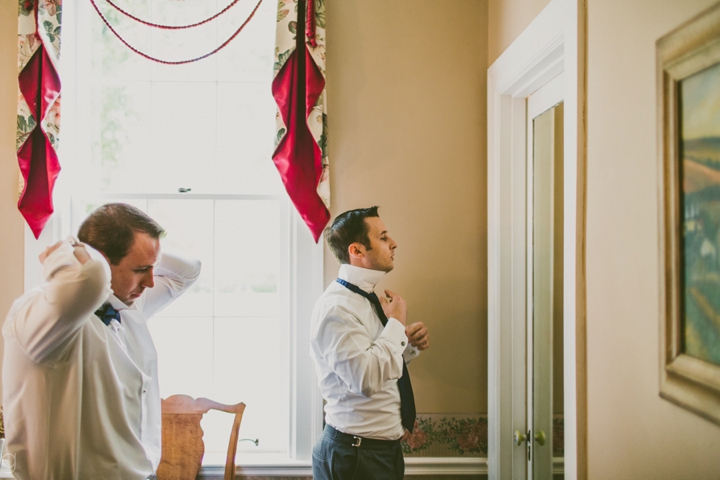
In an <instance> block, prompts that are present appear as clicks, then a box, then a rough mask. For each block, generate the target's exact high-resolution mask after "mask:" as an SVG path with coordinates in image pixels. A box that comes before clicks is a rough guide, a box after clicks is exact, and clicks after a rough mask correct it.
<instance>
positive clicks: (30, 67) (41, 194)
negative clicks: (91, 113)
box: [17, 2, 60, 238]
mask: <svg viewBox="0 0 720 480" xmlns="http://www.w3.org/2000/svg"><path fill="white" fill-rule="evenodd" d="M34 14H35V24H36V25H35V27H36V35H37V28H38V25H37V15H38V6H37V2H36V4H35V6H34ZM18 86H19V88H20V92H21V93H22V95H23V97H24V98H25V101H26V102H27V104H28V106H29V107H30V112H31V113H32V117H33V119H34V120H35V126H34V128H33V130H32V131H31V132H30V135H29V136H28V137H27V138H26V139H25V142H24V143H23V144H22V145H20V146H19V148H18V151H17V157H18V164H19V167H20V173H21V174H22V177H23V180H24V187H23V191H22V193H21V194H20V199H19V200H18V210H20V213H21V214H22V215H23V217H25V221H27V223H28V225H29V226H30V229H31V230H32V232H33V235H35V238H38V237H39V236H40V233H41V232H42V231H43V229H44V228H45V224H47V222H48V220H49V219H50V216H51V215H52V213H53V211H54V209H53V202H52V192H53V188H54V186H55V180H56V179H57V176H58V173H60V163H59V161H58V156H57V152H56V151H55V148H53V146H52V144H51V142H50V140H49V138H48V136H47V134H46V132H44V131H43V129H42V128H41V126H42V125H43V123H44V119H45V118H46V116H47V115H48V112H49V110H50V108H51V107H52V106H53V105H54V104H55V101H56V100H57V99H58V97H59V96H60V77H59V75H58V73H57V71H56V70H55V65H54V64H53V62H52V61H51V60H50V57H49V54H48V53H47V51H46V50H45V45H44V43H43V42H42V41H40V46H39V47H38V49H37V50H36V51H35V53H34V54H33V56H32V58H31V59H30V61H29V62H28V63H27V65H25V68H23V69H22V70H21V71H20V74H19V75H18Z"/></svg>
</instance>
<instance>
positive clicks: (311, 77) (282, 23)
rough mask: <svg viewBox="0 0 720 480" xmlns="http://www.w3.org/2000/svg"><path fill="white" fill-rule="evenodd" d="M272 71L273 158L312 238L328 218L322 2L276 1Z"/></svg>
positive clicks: (305, 0) (316, 239)
mask: <svg viewBox="0 0 720 480" xmlns="http://www.w3.org/2000/svg"><path fill="white" fill-rule="evenodd" d="M303 18H304V19H305V21H302V20H300V23H299V22H298V19H303ZM274 74H275V77H274V80H273V85H272V91H273V96H274V97H275V101H276V103H277V106H278V113H277V115H276V121H277V129H276V137H275V138H276V144H275V152H274V154H273V161H274V162H275V166H276V167H277V169H278V171H279V172H280V176H281V178H282V181H283V183H284V184H285V189H286V190H287V192H288V195H289V196H290V198H291V200H292V202H293V203H294V204H295V208H297V210H298V212H299V213H300V216H301V217H302V218H303V220H304V221H305V223H306V224H307V226H308V227H309V228H310V231H311V232H312V235H313V237H314V238H315V241H316V242H317V241H318V239H319V238H320V235H321V234H322V231H323V229H324V228H325V225H327V222H328V220H330V212H329V210H328V206H329V205H330V187H329V181H328V179H329V171H328V157H327V110H326V100H325V0H279V2H278V14H277V31H276V46H275V68H274Z"/></svg>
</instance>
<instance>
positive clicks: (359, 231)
mask: <svg viewBox="0 0 720 480" xmlns="http://www.w3.org/2000/svg"><path fill="white" fill-rule="evenodd" d="M379 216H380V215H378V207H376V206H375V207H370V208H358V209H356V210H349V211H347V212H345V213H341V214H340V215H338V216H337V217H335V221H333V223H332V225H330V226H329V227H328V228H326V229H325V241H327V243H328V246H329V247H330V249H331V250H332V252H333V253H334V254H335V258H337V259H338V261H339V262H340V263H350V254H349V253H348V247H349V246H350V245H351V244H353V243H355V242H358V243H362V244H363V246H364V247H365V248H367V249H368V250H370V238H368V224H367V222H365V219H366V218H368V217H379Z"/></svg>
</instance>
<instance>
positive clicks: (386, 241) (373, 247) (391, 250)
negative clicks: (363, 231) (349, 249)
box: [358, 217, 397, 272]
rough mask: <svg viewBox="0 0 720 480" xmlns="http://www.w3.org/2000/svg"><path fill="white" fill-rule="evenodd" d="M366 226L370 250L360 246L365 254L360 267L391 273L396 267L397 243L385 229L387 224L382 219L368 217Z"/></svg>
mask: <svg viewBox="0 0 720 480" xmlns="http://www.w3.org/2000/svg"><path fill="white" fill-rule="evenodd" d="M365 224H366V225H367V226H368V240H369V241H370V248H369V249H368V248H365V246H364V245H362V244H358V248H359V249H360V250H361V251H362V252H363V257H362V258H361V259H360V262H361V264H360V265H359V266H361V267H364V268H369V269H371V270H380V271H382V272H389V271H390V270H392V269H393V268H394V267H395V265H394V260H395V249H396V248H397V243H395V240H393V239H392V238H391V237H390V235H388V232H387V228H385V224H384V223H383V221H382V220H381V219H380V217H367V218H365Z"/></svg>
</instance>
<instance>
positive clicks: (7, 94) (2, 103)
mask: <svg viewBox="0 0 720 480" xmlns="http://www.w3.org/2000/svg"><path fill="white" fill-rule="evenodd" d="M16 110H17V2H0V225H2V228H0V324H1V323H2V321H4V319H5V315H6V314H7V312H8V310H9V309H10V305H12V302H13V300H14V299H15V298H17V297H19V296H20V295H21V294H22V292H23V219H22V216H21V215H20V213H19V212H18V211H17V189H18V172H19V170H18V167H17V157H15V124H16V121H15V117H16V116H15V112H16ZM2 349H3V344H2V342H0V355H1V353H2ZM0 358H1V357H0ZM1 389H2V387H1V386H0V391H1Z"/></svg>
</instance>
